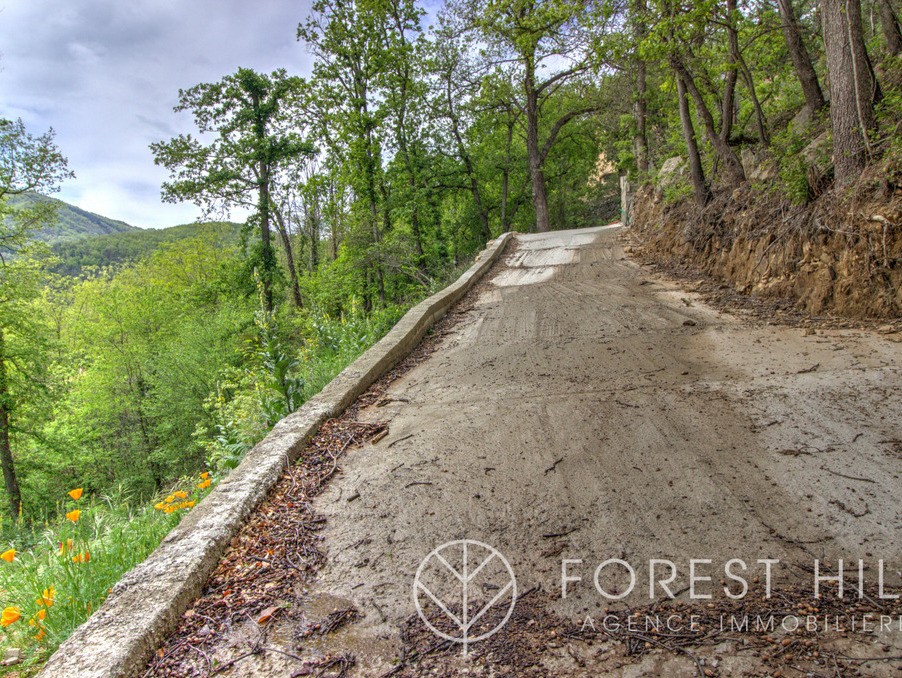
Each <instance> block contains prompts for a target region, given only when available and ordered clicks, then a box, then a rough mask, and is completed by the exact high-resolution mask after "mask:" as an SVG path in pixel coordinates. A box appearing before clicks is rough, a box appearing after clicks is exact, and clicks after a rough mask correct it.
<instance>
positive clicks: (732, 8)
mask: <svg viewBox="0 0 902 678" xmlns="http://www.w3.org/2000/svg"><path fill="white" fill-rule="evenodd" d="M735 16H736V0H727V25H728V29H727V35H728V41H729V46H730V61H731V62H732V65H733V68H735V69H736V70H737V71H738V72H739V74H740V75H742V81H743V82H744V83H745V88H746V89H747V90H748V93H749V98H750V99H751V100H752V107H753V109H754V111H755V126H756V127H757V129H758V141H760V142H761V145H762V146H767V144H768V142H769V141H770V137H769V135H768V134H767V121H766V120H765V119H764V111H763V110H762V109H761V102H760V101H759V100H758V92H757V90H756V89H755V79H754V78H753V77H752V72H751V71H750V70H749V67H748V64H746V63H745V59H744V58H743V57H742V52H740V51H739V33H738V31H737V30H736V27H735V26H734V25H733V18H734V17H735ZM731 71H732V69H731ZM733 78H734V82H735V76H733ZM722 136H723V138H724V139H726V140H727V141H729V139H730V135H729V134H726V135H723V134H722Z"/></svg>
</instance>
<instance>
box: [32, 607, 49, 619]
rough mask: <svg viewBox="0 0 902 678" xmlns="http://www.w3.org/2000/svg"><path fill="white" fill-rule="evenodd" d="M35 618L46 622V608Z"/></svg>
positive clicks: (39, 611) (38, 612)
mask: <svg viewBox="0 0 902 678" xmlns="http://www.w3.org/2000/svg"><path fill="white" fill-rule="evenodd" d="M34 616H35V617H37V618H38V619H40V620H41V621H44V620H45V619H46V618H47V610H45V609H44V608H41V609H40V610H38V611H37V612H35V614H34Z"/></svg>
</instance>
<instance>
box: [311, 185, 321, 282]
mask: <svg viewBox="0 0 902 678" xmlns="http://www.w3.org/2000/svg"><path fill="white" fill-rule="evenodd" d="M313 200H314V202H313V207H312V209H311V210H310V270H311V271H316V269H317V267H318V266H319V226H320V207H319V190H317V191H316V193H314V195H313Z"/></svg>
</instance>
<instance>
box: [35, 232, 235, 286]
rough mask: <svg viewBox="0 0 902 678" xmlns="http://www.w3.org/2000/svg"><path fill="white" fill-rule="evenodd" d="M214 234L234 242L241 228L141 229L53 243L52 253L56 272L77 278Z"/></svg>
mask: <svg viewBox="0 0 902 678" xmlns="http://www.w3.org/2000/svg"><path fill="white" fill-rule="evenodd" d="M211 230H212V231H214V232H215V233H216V234H217V235H219V236H220V237H221V238H222V239H223V240H226V241H230V242H232V241H233V242H237V241H238V236H239V232H240V230H241V225H240V224H235V223H232V222H210V223H203V224H200V223H194V224H182V225H181V226H172V227H170V228H160V229H153V228H147V229H140V228H136V229H133V230H129V231H125V232H122V233H109V234H107V235H95V236H85V237H81V238H78V239H70V240H61V241H57V242H55V243H54V244H53V245H52V247H51V249H52V250H53V254H54V256H56V258H57V259H59V263H58V264H57V265H56V267H55V270H56V272H57V273H60V274H62V275H73V276H74V275H79V274H80V273H81V272H82V271H83V270H84V269H85V268H87V267H89V266H98V267H102V266H116V265H123V264H128V263H131V262H134V261H138V260H139V259H142V258H144V257H146V256H148V255H149V254H151V253H152V252H154V251H155V250H156V249H158V248H159V247H160V246H161V245H163V244H165V243H171V242H175V241H177V240H183V239H185V238H193V237H195V236H197V235H200V234H201V233H203V232H207V231H211Z"/></svg>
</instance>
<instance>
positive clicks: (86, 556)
mask: <svg viewBox="0 0 902 678" xmlns="http://www.w3.org/2000/svg"><path fill="white" fill-rule="evenodd" d="M90 560H91V554H90V553H88V552H87V551H85V552H84V553H76V554H75V555H74V556H72V562H73V563H87V562H89V561H90Z"/></svg>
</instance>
